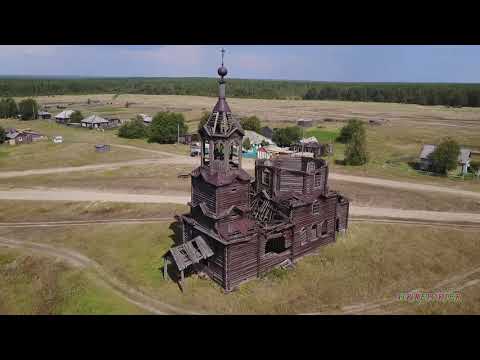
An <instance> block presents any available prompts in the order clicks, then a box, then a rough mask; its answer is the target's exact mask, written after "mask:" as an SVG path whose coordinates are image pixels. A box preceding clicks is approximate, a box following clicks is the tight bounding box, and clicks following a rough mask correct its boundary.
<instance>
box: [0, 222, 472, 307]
mask: <svg viewBox="0 0 480 360" xmlns="http://www.w3.org/2000/svg"><path fill="white" fill-rule="evenodd" d="M0 233H1V234H2V235H4V236H8V237H14V238H19V239H24V240H33V241H40V242H45V243H49V244H53V245H55V244H58V245H62V246H65V247H67V248H72V249H76V250H78V251H80V252H82V253H84V254H86V255H87V256H89V257H91V258H93V259H95V260H96V261H98V262H99V263H100V264H102V265H103V266H104V267H105V268H107V269H108V270H109V272H110V273H112V274H115V276H117V277H118V278H120V279H121V280H122V281H124V282H126V283H128V284H130V285H131V286H136V287H139V288H141V289H142V290H143V291H145V292H148V293H149V294H151V295H153V296H156V297H158V298H159V299H162V300H164V301H167V302H169V303H172V304H175V305H177V306H180V307H183V308H188V309H194V310H197V311H202V312H208V313H223V314H225V313H226V314H229V313H234V314H239V313H262V314H290V313H299V312H300V313H302V312H316V311H320V310H321V311H335V310H338V309H340V308H341V307H342V306H346V305H350V304H357V303H365V302H370V301H377V300H382V299H393V298H396V297H397V296H398V294H399V292H402V291H403V292H404V291H409V290H412V289H417V288H424V289H429V288H431V287H433V286H434V285H435V284H437V283H438V282H439V281H441V280H443V279H445V278H448V277H451V276H452V275H454V274H457V273H459V272H462V271H465V270H469V269H471V268H473V267H476V266H478V265H479V263H478V259H479V258H480V245H479V243H478V236H477V235H478V234H477V232H476V230H475V231H468V230H455V229H445V228H442V229H434V228H429V227H421V226H405V225H386V224H355V223H353V224H352V225H351V228H350V230H349V232H348V234H347V235H346V236H344V237H341V238H339V241H338V242H337V243H335V244H333V245H330V246H327V247H324V248H322V249H321V250H320V251H319V254H317V255H312V256H308V257H306V258H304V259H302V260H300V261H299V262H298V263H297V267H296V269H295V270H294V271H288V272H282V271H276V272H273V273H271V274H270V275H268V276H266V277H264V278H263V279H258V280H254V281H251V282H248V283H246V284H244V285H241V286H240V288H239V290H238V291H235V292H233V293H231V294H229V295H225V294H224V293H223V292H222V291H221V289H220V288H218V287H217V286H216V285H214V284H213V283H212V282H211V281H209V280H202V279H199V278H198V277H196V276H192V277H189V278H187V280H186V289H187V290H186V292H185V293H184V294H182V293H181V292H180V291H179V289H178V287H177V285H176V284H174V283H173V282H171V281H164V280H163V278H162V274H161V269H160V268H161V265H162V259H161V257H162V255H163V254H164V252H165V251H166V250H167V249H168V247H169V246H170V245H171V244H172V239H171V236H172V230H171V229H169V227H168V223H159V224H142V225H99V226H95V227H94V228H92V229H89V231H88V232H85V231H83V230H81V229H78V228H65V229H62V231H59V229H58V228H57V229H48V228H47V229H41V230H37V229H36V230H35V231H32V230H29V229H15V230H6V229H2V230H1V232H0ZM462 295H463V299H462V304H460V305H456V306H454V305H449V306H448V312H449V313H473V312H474V313H477V312H478V310H479V309H478V305H475V301H476V300H477V299H478V291H474V292H473V294H472V293H471V292H470V291H468V292H465V293H462ZM402 306H409V307H408V309H406V310H403V311H404V312H409V311H411V312H420V313H425V312H439V311H440V312H442V310H441V309H443V308H440V310H439V309H438V307H437V308H434V309H431V310H428V309H427V310H426V309H425V308H416V307H415V306H414V305H409V304H407V305H405V304H402ZM439 306H440V305H439ZM442 306H443V305H442Z"/></svg>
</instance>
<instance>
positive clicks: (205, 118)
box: [198, 111, 210, 131]
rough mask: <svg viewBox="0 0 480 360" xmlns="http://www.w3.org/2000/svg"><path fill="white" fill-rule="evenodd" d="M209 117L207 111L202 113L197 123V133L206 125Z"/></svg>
mask: <svg viewBox="0 0 480 360" xmlns="http://www.w3.org/2000/svg"><path fill="white" fill-rule="evenodd" d="M209 117H210V113H209V112H208V111H204V112H203V114H202V116H201V117H200V121H199V123H198V130H199V131H200V129H201V128H202V127H203V125H205V124H206V123H207V121H208V118H209Z"/></svg>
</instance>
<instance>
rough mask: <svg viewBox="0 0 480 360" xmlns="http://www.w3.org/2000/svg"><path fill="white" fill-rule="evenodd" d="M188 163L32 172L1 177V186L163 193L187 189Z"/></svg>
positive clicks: (188, 182) (189, 169) (188, 188)
mask: <svg viewBox="0 0 480 360" xmlns="http://www.w3.org/2000/svg"><path fill="white" fill-rule="evenodd" d="M191 170H192V167H191V166H185V165H168V166H166V165H162V164H151V165H148V166H145V165H138V166H122V167H119V168H118V169H111V170H95V171H82V172H71V173H64V174H58V175H55V176H51V175H32V176H23V177H18V178H6V179H0V187H2V188H9V187H38V186H40V187H51V188H82V189H86V188H88V189H90V190H102V191H123V192H129V193H149V194H164V193H165V192H168V193H172V192H182V193H187V192H189V191H190V188H191V185H190V178H187V179H179V178H178V177H177V176H178V175H179V174H188V173H189V172H190V171H191Z"/></svg>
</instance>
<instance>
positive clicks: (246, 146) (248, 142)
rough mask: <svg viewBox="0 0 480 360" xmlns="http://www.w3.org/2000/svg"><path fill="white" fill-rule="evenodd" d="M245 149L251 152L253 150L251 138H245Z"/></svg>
mask: <svg viewBox="0 0 480 360" xmlns="http://www.w3.org/2000/svg"><path fill="white" fill-rule="evenodd" d="M242 145H243V148H244V149H245V150H247V151H248V150H250V149H251V148H252V144H251V143H250V139H249V138H245V140H243V144H242Z"/></svg>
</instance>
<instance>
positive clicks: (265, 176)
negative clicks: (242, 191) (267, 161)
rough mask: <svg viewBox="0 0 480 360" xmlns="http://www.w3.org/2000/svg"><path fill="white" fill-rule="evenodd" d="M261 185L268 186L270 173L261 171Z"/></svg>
mask: <svg viewBox="0 0 480 360" xmlns="http://www.w3.org/2000/svg"><path fill="white" fill-rule="evenodd" d="M262 184H263V185H267V186H268V185H270V171H268V170H263V172H262Z"/></svg>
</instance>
